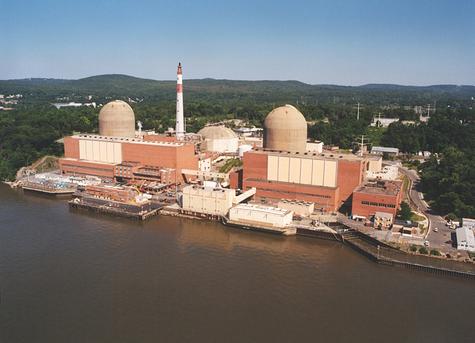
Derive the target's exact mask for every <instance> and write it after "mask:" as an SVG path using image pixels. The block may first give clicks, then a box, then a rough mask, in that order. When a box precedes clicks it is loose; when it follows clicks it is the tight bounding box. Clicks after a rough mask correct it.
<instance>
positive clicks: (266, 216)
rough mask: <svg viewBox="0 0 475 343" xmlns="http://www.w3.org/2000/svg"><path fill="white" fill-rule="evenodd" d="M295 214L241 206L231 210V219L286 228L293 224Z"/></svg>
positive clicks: (274, 209) (273, 209) (272, 209)
mask: <svg viewBox="0 0 475 343" xmlns="http://www.w3.org/2000/svg"><path fill="white" fill-rule="evenodd" d="M292 216H293V213H292V212H291V211H287V210H279V209H277V208H268V207H267V208H266V207H263V206H257V205H248V204H241V205H237V206H235V207H233V208H231V209H230V210H229V219H230V220H232V221H237V222H243V223H246V222H248V223H256V224H260V225H268V226H275V227H285V226H287V225H289V224H290V223H291V222H292Z"/></svg>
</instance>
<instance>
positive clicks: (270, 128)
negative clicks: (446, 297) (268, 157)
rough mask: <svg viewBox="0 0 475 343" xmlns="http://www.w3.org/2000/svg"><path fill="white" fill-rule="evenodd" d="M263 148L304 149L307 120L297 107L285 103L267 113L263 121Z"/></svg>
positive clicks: (299, 150) (297, 150)
mask: <svg viewBox="0 0 475 343" xmlns="http://www.w3.org/2000/svg"><path fill="white" fill-rule="evenodd" d="M264 149H270V150H281V151H291V152H302V153H303V152H305V151H306V149H307V121H306V120H305V117H304V116H303V114H302V113H300V111H299V110H298V109H296V108H295V107H294V106H292V105H285V106H281V107H277V108H275V109H273V110H272V111H271V112H270V113H269V114H268V115H267V117H266V119H265V121H264Z"/></svg>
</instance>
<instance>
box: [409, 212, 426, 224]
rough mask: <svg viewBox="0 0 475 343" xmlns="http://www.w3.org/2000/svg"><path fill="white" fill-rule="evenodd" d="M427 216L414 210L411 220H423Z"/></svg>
mask: <svg viewBox="0 0 475 343" xmlns="http://www.w3.org/2000/svg"><path fill="white" fill-rule="evenodd" d="M425 219H426V218H425V217H424V216H420V215H418V214H417V213H415V212H412V213H411V221H413V222H421V221H423V220H425Z"/></svg>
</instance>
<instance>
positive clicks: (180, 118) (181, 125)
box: [175, 63, 185, 140]
mask: <svg viewBox="0 0 475 343" xmlns="http://www.w3.org/2000/svg"><path fill="white" fill-rule="evenodd" d="M175 131H176V138H177V139H180V140H181V139H183V138H184V137H185V119H184V115H183V75H182V70H181V63H178V70H177V72H176V128H175Z"/></svg>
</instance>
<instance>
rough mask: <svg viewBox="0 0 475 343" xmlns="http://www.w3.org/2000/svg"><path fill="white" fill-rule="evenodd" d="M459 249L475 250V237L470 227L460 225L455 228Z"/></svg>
mask: <svg viewBox="0 0 475 343" xmlns="http://www.w3.org/2000/svg"><path fill="white" fill-rule="evenodd" d="M455 235H456V237H457V249H458V250H466V251H470V252H475V237H474V234H473V231H472V230H470V229H469V228H468V227H459V228H457V229H456V230H455Z"/></svg>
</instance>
